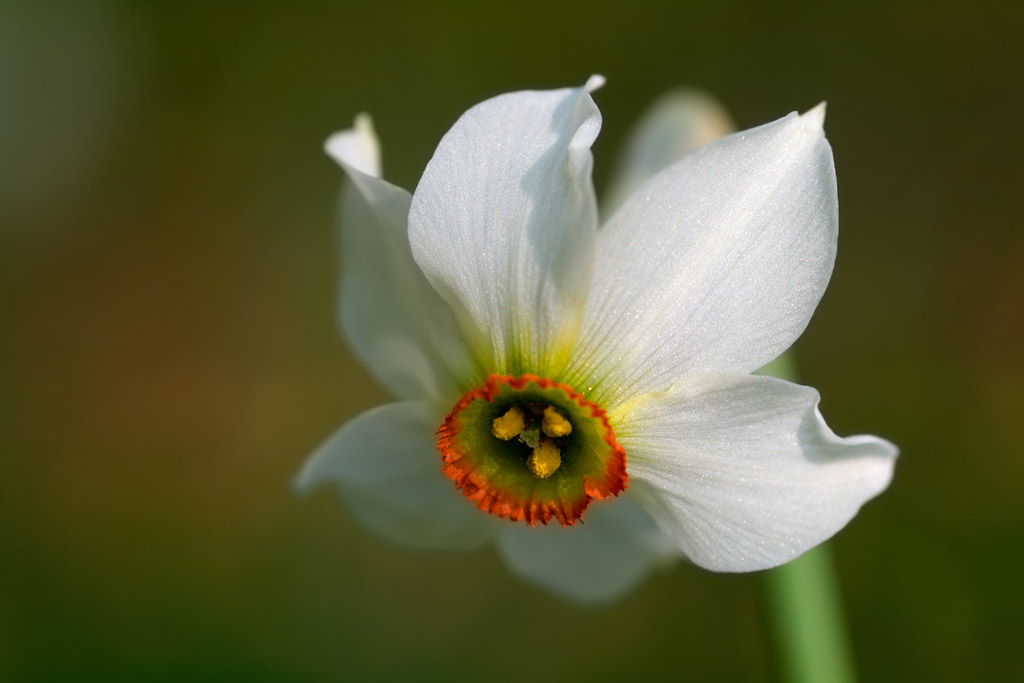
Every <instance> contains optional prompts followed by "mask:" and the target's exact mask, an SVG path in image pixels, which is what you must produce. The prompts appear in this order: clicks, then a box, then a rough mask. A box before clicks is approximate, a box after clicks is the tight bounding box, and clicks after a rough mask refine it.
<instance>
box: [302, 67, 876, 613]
mask: <svg viewBox="0 0 1024 683" xmlns="http://www.w3.org/2000/svg"><path fill="white" fill-rule="evenodd" d="M601 82H602V79H600V78H598V77H595V78H592V79H591V80H590V81H589V82H588V83H587V85H586V86H585V87H582V88H573V89H562V90H551V91H529V92H516V93H510V94H506V95H501V96H499V97H495V98H493V99H490V100H487V101H485V102H483V103H481V104H479V105H477V106H475V107H473V108H472V109H470V110H469V111H467V112H466V113H465V114H464V115H463V116H462V117H461V118H460V119H459V120H458V121H457V122H456V123H455V125H454V126H453V127H452V129H451V130H450V131H449V132H448V134H447V135H445V136H444V138H443V139H442V140H441V142H440V144H439V145H438V148H437V151H436V152H435V153H434V156H433V158H432V159H431V160H430V163H429V164H428V165H427V168H426V170H425V171H424V173H423V177H422V179H421V180H420V183H419V185H418V187H417V188H416V191H415V194H413V195H410V194H409V193H408V192H407V191H405V190H403V189H401V188H398V187H395V186H394V185H391V184H390V183H388V182H386V181H384V180H382V179H381V178H380V162H379V151H378V145H377V139H376V137H375V135H374V133H373V130H372V128H371V125H370V122H369V119H368V118H366V117H365V116H364V117H360V118H358V119H357V120H356V125H355V128H354V129H352V130H348V131H344V132H342V133H338V134H336V135H335V136H333V137H331V139H330V140H329V141H328V143H327V150H328V152H329V153H330V154H331V156H333V157H334V158H335V159H336V160H337V161H338V163H340V164H341V166H342V168H343V169H344V171H345V172H346V174H347V176H348V180H349V182H348V183H347V184H346V186H345V189H344V193H343V198H342V225H343V235H342V239H343V244H342V253H343V264H342V266H343V279H342V283H341V323H342V326H343V328H344V330H345V332H346V333H347V335H348V337H349V339H350V341H351V343H352V346H353V348H354V350H355V352H356V353H357V354H358V355H359V357H360V358H361V359H362V361H363V362H364V363H365V364H366V365H367V367H369V368H370V370H371V371H372V372H373V373H374V375H375V376H376V377H377V378H378V380H379V381H380V382H381V383H382V384H383V385H384V386H386V387H387V388H388V389H390V390H391V391H392V392H394V393H395V394H396V395H397V396H398V397H399V399H400V401H399V402H397V403H392V404H390V405H386V406H382V407H379V408H376V409H373V410H370V411H369V412H366V413H364V414H362V415H360V416H358V417H356V418H355V419H354V420H352V421H351V422H349V423H348V424H346V425H345V426H344V427H342V428H341V429H340V430H339V431H338V432H337V433H336V434H335V435H334V436H332V437H331V438H330V439H329V440H328V441H327V442H326V443H325V444H324V445H323V446H321V447H320V449H319V450H317V451H316V452H315V453H314V454H313V455H312V456H311V458H310V459H309V461H308V462H307V463H306V465H305V467H304V469H303V470H302V472H301V473H300V475H299V477H298V479H297V483H296V485H297V487H298V489H299V490H301V491H306V490H309V489H312V488H314V487H315V486H317V485H318V484H320V483H323V482H326V481H331V482H334V483H336V484H337V485H338V486H339V487H340V489H341V490H342V492H343V493H344V497H345V499H346V500H347V502H348V504H349V506H350V508H351V510H352V512H353V514H355V515H356V516H357V517H359V518H360V519H361V520H362V521H363V522H365V524H366V525H367V526H369V527H370V528H372V529H373V530H374V531H376V532H378V533H380V534H382V535H384V536H386V537H387V538H389V539H391V540H394V541H397V542H399V543H402V544H405V545H408V546H413V547H420V548H444V549H458V550H464V549H469V548H474V547H477V546H480V545H482V544H485V543H487V542H490V541H494V542H496V544H497V547H498V550H499V552H500V553H501V555H502V556H503V557H504V558H505V560H506V561H507V563H508V564H509V565H510V566H511V567H512V568H513V569H514V570H515V571H516V572H518V573H520V574H522V575H523V576H525V577H527V578H529V579H531V580H533V581H534V582H536V583H538V584H540V585H542V586H544V587H546V588H547V589H549V590H552V591H554V592H556V593H559V594H562V595H566V596H568V597H570V598H573V599H577V600H583V601H588V600H589V601H593V600H605V599H609V598H612V597H615V596H618V595H621V594H622V593H624V592H625V591H626V590H628V589H629V588H630V587H632V586H633V585H635V584H636V583H637V582H638V581H640V580H641V579H642V578H643V577H644V576H646V575H647V573H648V572H649V571H650V570H651V568H653V567H654V566H656V565H658V564H659V563H661V562H664V561H665V560H666V559H668V558H672V557H677V556H678V555H680V554H682V555H685V556H686V557H688V558H689V559H690V560H691V561H693V562H694V563H696V564H698V565H700V566H702V567H706V568H708V569H712V570H716V571H730V572H736V571H751V570H756V569H762V568H766V567H772V566H775V565H778V564H781V563H784V562H786V561H788V560H790V559H792V558H794V557H796V556H798V555H799V554H801V553H803V552H804V551H806V550H807V549H809V548H811V547H813V546H815V545H817V544H819V543H821V542H822V541H824V540H826V539H827V538H829V537H830V536H832V535H833V534H835V533H836V532H837V531H838V530H839V529H841V528H842V527H843V526H844V525H845V524H846V523H847V522H848V521H849V520H850V519H851V518H852V517H853V516H854V515H855V514H856V512H857V510H858V509H859V508H860V506H861V505H862V504H863V503H864V502H865V501H867V500H868V499H870V498H872V497H873V496H875V495H876V494H878V493H879V492H880V491H882V490H883V489H884V488H885V487H886V486H887V485H888V483H889V480H890V478H891V476H892V468H893V463H894V460H895V456H896V449H895V447H894V446H893V445H892V444H890V443H888V442H886V441H884V440H882V439H878V438H875V437H870V436H856V437H851V438H847V439H840V438H838V437H836V436H835V434H833V433H832V431H831V430H830V429H829V428H828V427H827V426H826V425H825V423H824V421H823V420H822V417H821V414H820V413H819V412H818V408H817V405H818V394H817V392H816V391H815V390H814V389H811V388H808V387H803V386H798V385H795V384H791V383H789V382H785V381H782V380H778V379H773V378H768V377H761V376H755V375H751V374H750V373H752V372H753V371H755V370H757V369H758V368H760V367H761V366H763V365H765V364H766V363H768V362H769V361H771V360H772V359H774V358H776V357H777V356H779V354H781V353H782V352H783V351H785V350H786V349H787V348H788V347H789V346H790V345H791V344H792V343H793V341H794V340H795V339H796V338H797V337H798V336H799V335H800V334H801V333H802V332H803V330H804V328H805V327H806V326H807V323H808V321H809V320H810V317H811V314H812V312H813V311H814V308H815V307H816V305H817V303H818V301H819V299H820V298H821V296H822V293H823V292H824V290H825V287H826V285H827V283H828V280H829V277H830V275H831V272H832V265H833V261H834V258H835V250H836V235H837V224H838V215H837V201H836V181H835V171H834V167H833V163H832V153H831V149H830V147H829V144H828V142H827V141H826V140H825V137H824V133H823V131H822V123H823V119H824V108H823V106H819V107H817V108H815V109H813V110H811V111H810V112H808V113H807V114H804V115H803V116H798V115H797V114H790V115H789V116H786V117H784V118H782V119H779V120H778V121H775V122H773V123H769V124H766V125H764V126H760V127H758V128H754V129H751V130H748V131H744V132H741V133H738V134H735V135H732V136H730V137H726V138H724V139H721V140H719V141H717V142H715V143H713V144H711V145H709V146H707V147H704V148H702V149H701V150H699V151H697V152H695V153H693V154H690V155H688V156H686V157H685V158H684V159H683V160H682V161H679V162H678V163H675V164H673V165H671V166H670V167H668V168H667V169H665V170H663V171H661V172H659V173H657V174H656V175H654V176H653V177H651V178H649V179H647V180H646V181H645V182H643V183H640V184H639V186H638V187H636V189H635V191H634V192H633V193H632V194H631V195H630V196H629V197H628V198H626V199H625V200H624V201H623V203H622V204H621V206H620V207H619V208H618V209H617V210H616V211H615V213H614V214H613V215H611V217H610V218H609V219H608V220H607V221H606V222H605V223H604V225H603V226H601V227H600V228H598V210H597V204H596V201H595V196H594V189H593V185H592V182H591V166H592V156H591V152H590V146H591V144H592V143H593V141H594V139H595V138H596V136H597V134H598V130H599V128H600V125H601V115H600V113H599V111H598V109H597V107H596V105H595V104H594V101H593V100H592V99H591V95H590V93H591V92H592V91H593V90H594V89H596V88H597V87H599V86H600V85H601ZM640 166H643V164H640ZM652 170H653V169H652ZM627 176H628V173H627ZM634 184H636V183H634ZM549 418H550V421H549ZM570 430H571V431H570ZM439 449H440V451H441V454H439ZM623 465H624V466H625V472H623V471H622V466H623ZM627 478H628V481H627ZM459 489H461V493H460V490H459ZM592 500H593V501H594V503H593V505H589V504H590V503H591V501H592ZM481 510H486V511H487V512H484V511H481ZM488 512H491V513H493V514H488ZM502 517H507V518H511V519H518V520H521V521H518V522H513V521H510V519H503V518H502ZM580 519H582V521H583V522H585V523H584V524H573V522H576V521H577V520H580ZM524 521H525V522H528V523H524ZM548 521H551V522H552V523H551V524H547V522H548ZM559 521H560V522H561V524H558V522H559ZM537 522H543V523H544V524H545V525H546V526H535V525H536V523H537Z"/></svg>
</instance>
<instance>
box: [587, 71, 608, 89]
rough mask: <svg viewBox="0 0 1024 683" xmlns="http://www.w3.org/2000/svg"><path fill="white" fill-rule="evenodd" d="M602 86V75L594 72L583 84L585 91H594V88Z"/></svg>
mask: <svg viewBox="0 0 1024 683" xmlns="http://www.w3.org/2000/svg"><path fill="white" fill-rule="evenodd" d="M602 86H604V76H602V75H601V74H594V75H593V76H591V77H590V78H588V79H587V84H586V85H584V86H583V87H584V88H585V89H586V91H587V92H594V91H595V90H597V89H598V88H600V87H602Z"/></svg>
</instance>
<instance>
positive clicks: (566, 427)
mask: <svg viewBox="0 0 1024 683" xmlns="http://www.w3.org/2000/svg"><path fill="white" fill-rule="evenodd" d="M540 428H541V430H542V431H543V432H544V433H545V434H547V435H548V436H550V437H551V438H552V439H554V438H557V437H559V436H566V435H567V434H571V433H572V423H571V422H569V421H568V420H566V419H565V418H564V417H562V414H561V413H559V412H558V411H557V410H555V407H554V406H548V407H547V408H545V409H544V421H543V422H542V423H541V425H540Z"/></svg>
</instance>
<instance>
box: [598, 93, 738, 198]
mask: <svg viewBox="0 0 1024 683" xmlns="http://www.w3.org/2000/svg"><path fill="white" fill-rule="evenodd" d="M733 130H735V126H734V125H733V122H732V119H731V118H729V114H728V113H727V112H726V111H725V109H724V108H723V107H722V105H721V104H719V102H718V100H716V99H715V98H713V97H711V96H710V95H708V94H707V93H704V92H701V91H699V90H673V91H671V92H667V93H665V94H664V95H662V96H661V97H659V98H658V99H657V100H656V101H655V102H654V104H652V105H651V106H650V108H649V109H648V110H647V111H646V112H644V114H643V116H642V117H641V118H640V120H639V121H638V122H637V124H636V126H635V127H634V128H633V131H632V132H631V134H630V136H629V140H628V141H627V142H626V147H625V151H624V153H623V155H622V160H621V162H620V163H619V168H618V171H617V173H616V176H615V179H614V181H613V182H612V185H611V190H610V191H609V192H608V193H607V194H606V195H605V196H604V198H603V201H602V203H601V215H603V216H610V215H611V214H612V213H613V212H614V211H615V209H617V208H619V206H621V205H622V203H623V202H624V201H625V200H626V198H627V197H629V195H631V194H632V193H633V191H634V190H636V188H637V187H639V186H640V185H641V184H643V183H644V182H645V181H647V180H648V179H649V178H651V177H652V176H653V175H654V174H655V173H657V172H658V171H660V170H662V169H664V168H668V167H669V166H671V165H672V164H674V163H675V162H677V161H679V160H680V159H682V158H683V157H685V156H686V155H687V154H690V153H691V152H695V151H697V150H698V149H700V148H701V147H703V146H705V145H707V144H710V143H712V142H714V141H715V140H717V139H719V138H721V137H725V136H726V135H728V134H729V133H731V132H733Z"/></svg>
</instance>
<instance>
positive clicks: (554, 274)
mask: <svg viewBox="0 0 1024 683" xmlns="http://www.w3.org/2000/svg"><path fill="white" fill-rule="evenodd" d="M598 85H600V81H599V80H597V81H595V80H593V79H592V81H591V83H589V84H588V87H584V88H575V89H568V88H567V89H563V90H549V91H527V92H516V93H510V94H507V95H501V96H499V97H495V98H493V99H490V100H487V101H485V102H483V103H481V104H478V105H477V106H475V107H473V108H472V109H470V110H469V111H467V112H466V113H465V114H463V115H462V117H461V118H460V119H459V120H458V121H457V122H456V123H455V125H454V126H453V127H452V129H451V130H450V131H448V133H447V134H446V135H445V136H444V138H443V139H442V140H441V143H440V144H439V145H438V147H437V151H436V152H435V153H434V157H433V158H432V159H431V160H430V163H429V164H427V168H426V171H425V172H424V173H423V178H422V180H420V184H419V186H418V187H417V188H416V193H415V196H414V197H413V201H412V208H411V209H410V212H409V239H410V241H411V243H412V251H413V255H414V257H415V259H416V262H417V263H419V264H420V266H421V267H422V268H423V272H424V273H426V275H427V279H429V280H430V282H431V283H432V284H433V285H434V287H435V288H436V289H437V291H438V292H440V293H441V295H442V296H443V297H444V299H445V300H446V301H447V302H448V303H449V304H450V305H451V306H452V308H453V309H454V310H455V311H456V315H457V317H458V318H459V321H460V323H462V327H463V330H464V332H465V334H466V336H467V337H468V338H469V339H470V340H471V341H472V345H473V347H474V348H475V349H476V352H477V355H478V357H479V359H480V361H481V362H482V363H483V364H484V365H485V366H486V367H489V368H490V369H491V370H493V371H496V372H512V373H517V374H518V373H520V372H526V371H532V372H537V373H541V374H554V373H555V372H556V369H557V368H558V366H559V364H560V363H564V361H565V358H566V357H567V356H568V353H569V352H570V351H571V345H572V342H573V340H574V339H575V335H576V332H577V330H578V329H579V321H580V316H581V311H582V307H583V303H584V301H585V300H586V294H587V287H588V285H589V282H590V277H591V269H592V267H593V248H594V245H593V237H594V231H595V227H596V222H597V218H596V216H597V210H596V204H595V200H594V190H593V186H592V182H591V178H590V171H591V167H592V165H593V158H592V156H591V153H590V145H591V144H592V143H593V141H594V139H595V138H596V137H597V133H598V130H599V128H600V123H601V116H600V113H599V112H598V110H597V106H596V105H595V104H594V101H593V100H592V99H591V97H590V94H589V91H588V89H592V88H595V87H597V86H598Z"/></svg>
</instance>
